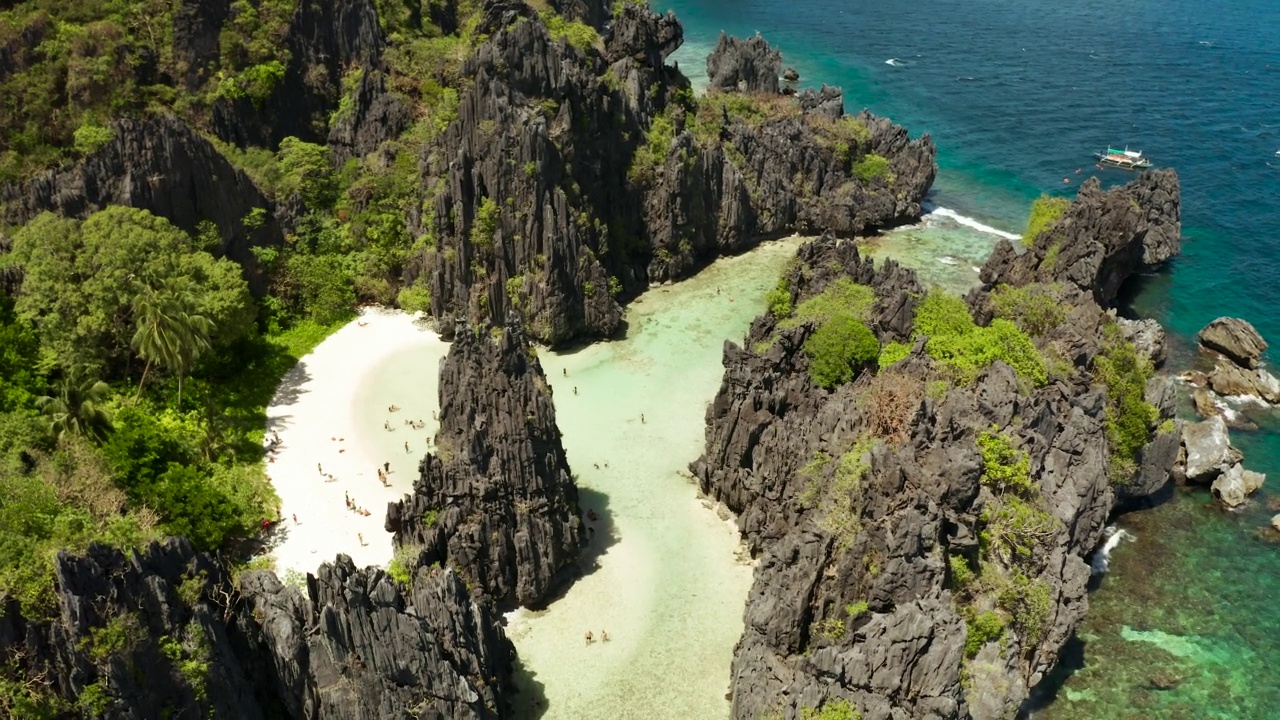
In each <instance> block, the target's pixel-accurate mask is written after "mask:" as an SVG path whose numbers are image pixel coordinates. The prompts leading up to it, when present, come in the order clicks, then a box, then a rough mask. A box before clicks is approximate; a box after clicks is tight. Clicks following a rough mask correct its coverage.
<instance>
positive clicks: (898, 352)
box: [876, 342, 911, 369]
mask: <svg viewBox="0 0 1280 720" xmlns="http://www.w3.org/2000/svg"><path fill="white" fill-rule="evenodd" d="M910 354H911V346H910V345H907V344H905V343H899V342H891V343H888V344H886V345H885V346H884V347H883V348H881V349H880V358H879V359H878V360H877V362H876V364H877V365H878V366H879V367H880V368H881V369H884V368H887V367H889V366H890V365H892V364H894V363H896V362H900V361H902V360H906V359H907V356H908V355H910Z"/></svg>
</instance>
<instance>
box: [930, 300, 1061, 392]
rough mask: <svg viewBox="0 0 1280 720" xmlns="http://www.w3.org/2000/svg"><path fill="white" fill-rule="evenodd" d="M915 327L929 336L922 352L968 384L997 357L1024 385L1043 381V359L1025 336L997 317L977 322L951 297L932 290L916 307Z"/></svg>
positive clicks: (965, 308)
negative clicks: (987, 322) (983, 325)
mask: <svg viewBox="0 0 1280 720" xmlns="http://www.w3.org/2000/svg"><path fill="white" fill-rule="evenodd" d="M915 330H916V333H917V334H920V335H927V336H928V338H929V340H928V342H927V343H926V344H925V351H926V352H928V354H929V356H930V357H932V358H933V359H934V360H936V361H938V362H939V363H940V364H941V365H942V366H943V367H944V368H946V369H947V370H948V371H949V372H950V373H951V375H952V376H953V379H954V380H955V381H956V382H957V383H959V384H962V385H968V384H970V383H972V382H973V381H974V380H976V379H977V377H978V375H980V374H981V373H982V371H983V370H986V369H987V368H988V367H990V366H991V364H992V363H994V362H996V361H997V360H1000V361H1003V362H1004V363H1005V364H1007V365H1008V366H1009V367H1011V368H1013V370H1014V372H1016V373H1017V374H1018V377H1019V378H1020V379H1021V380H1022V381H1024V382H1026V383H1029V384H1031V385H1033V386H1036V387H1039V386H1042V385H1044V384H1045V383H1046V382H1048V379H1049V374H1048V371H1047V370H1046V369H1045V364H1044V358H1042V357H1041V356H1040V353H1039V351H1037V350H1036V347H1035V344H1034V343H1032V341H1031V337H1030V336H1028V335H1027V334H1026V333H1025V332H1023V331H1021V330H1019V329H1018V327H1017V326H1016V325H1014V324H1013V323H1011V322H1009V321H1008V320H1003V319H999V318H997V319H995V320H992V321H991V324H990V325H989V326H987V327H980V326H978V325H977V324H976V323H975V322H974V321H973V316H972V315H970V314H969V308H968V306H967V305H965V303H964V301H963V300H961V299H960V298H958V297H955V296H954V295H948V294H946V293H944V292H942V291H940V290H934V291H931V292H930V293H929V294H928V295H927V296H926V297H925V299H924V300H923V301H922V302H921V303H920V306H919V307H918V308H917V309H916V320H915Z"/></svg>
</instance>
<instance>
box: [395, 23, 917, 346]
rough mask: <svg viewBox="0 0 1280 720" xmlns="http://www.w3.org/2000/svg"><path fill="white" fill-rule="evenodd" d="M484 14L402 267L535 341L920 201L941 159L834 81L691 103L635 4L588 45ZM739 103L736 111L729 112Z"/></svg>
mask: <svg viewBox="0 0 1280 720" xmlns="http://www.w3.org/2000/svg"><path fill="white" fill-rule="evenodd" d="M481 30H482V32H485V33H487V34H488V37H489V41H488V42H487V43H486V44H485V45H483V46H482V47H480V48H479V49H478V50H477V52H476V54H475V55H474V56H473V57H472V58H471V60H469V61H468V63H467V65H466V66H465V68H464V71H463V74H464V75H466V76H468V77H474V78H475V84H474V86H473V87H472V88H471V89H470V90H469V91H467V92H466V93H465V94H464V95H463V97H462V102H461V107H460V108H459V117H458V119H457V121H455V122H454V123H453V124H452V125H450V127H449V128H448V129H447V130H446V131H445V132H444V133H443V134H442V135H441V136H440V137H439V138H438V139H437V140H436V141H435V142H433V143H432V145H431V147H430V148H428V150H427V151H426V152H425V154H424V158H423V163H422V168H421V170H422V176H423V178H424V181H423V186H424V188H426V193H425V198H424V207H425V208H426V211H425V212H424V213H423V214H422V215H421V216H420V217H418V218H416V219H415V220H414V221H413V222H412V223H411V225H412V228H411V229H412V231H413V234H414V235H417V236H427V237H429V238H432V239H433V240H434V241H435V245H434V247H433V248H432V249H431V250H429V251H428V252H426V253H424V254H423V255H422V256H421V257H419V258H417V260H416V262H415V263H414V264H413V267H412V269H411V271H410V275H424V276H426V278H427V279H428V282H429V285H430V288H431V297H432V310H433V314H436V315H437V316H454V315H465V316H466V317H469V318H470V319H472V320H473V321H484V320H487V319H490V318H503V317H506V315H507V314H508V313H509V312H510V311H511V310H517V311H518V312H519V313H520V314H521V315H522V317H523V318H524V319H525V322H526V326H527V327H528V328H529V331H530V333H531V335H532V336H533V337H535V338H537V339H538V340H541V341H545V342H549V343H559V342H563V341H565V340H568V339H570V338H573V337H578V336H607V335H609V334H611V333H612V332H614V330H616V328H617V327H618V325H619V322H620V317H621V315H620V312H619V307H618V303H617V302H616V300H615V297H614V296H615V295H616V296H620V297H626V296H627V295H629V294H632V293H635V292H638V291H639V290H641V289H643V288H644V287H645V286H647V285H648V284H649V283H650V282H654V281H662V280H669V279H675V278H679V277H683V276H686V275H688V274H690V273H692V272H693V271H695V270H696V269H697V268H699V267H701V266H702V265H703V264H705V263H706V262H707V261H709V260H711V259H712V258H714V257H716V256H717V255H719V254H722V253H733V252H740V251H742V250H745V249H747V248H749V247H751V245H752V244H754V243H755V242H757V241H758V240H759V239H760V238H762V237H771V236H777V235H781V234H784V233H787V232H791V231H793V230H805V229H815V228H831V229H834V230H836V231H837V232H840V233H845V234H848V233H855V232H859V231H861V230H863V229H866V228H870V227H877V226H883V225H888V224H892V223H895V222H900V221H902V220H905V219H908V218H912V217H915V216H916V215H918V214H919V212H920V207H919V201H920V199H921V198H922V197H923V196H924V193H925V192H926V191H927V190H928V187H929V185H930V184H931V183H932V180H933V177H934V173H935V171H936V166H935V164H934V161H933V155H934V150H933V145H932V142H931V141H930V140H929V139H928V138H924V139H922V140H915V141H912V140H910V139H909V138H908V137H907V134H906V131H905V130H903V129H902V128H899V127H897V126H894V125H892V124H891V123H889V122H887V121H884V120H881V119H878V118H874V117H872V116H870V115H865V114H864V115H859V116H857V117H856V118H852V119H849V120H844V119H842V116H843V104H842V103H841V101H840V97H839V93H838V91H830V90H827V91H825V94H822V95H818V94H816V93H811V94H810V95H809V96H807V97H805V98H800V99H795V98H788V97H784V96H782V95H778V94H768V93H765V94H754V95H744V96H741V97H742V100H741V101H734V100H724V99H712V100H708V101H703V107H701V109H696V108H695V107H694V105H693V103H692V101H691V99H690V96H689V94H688V83H687V80H685V79H684V78H683V77H682V76H680V75H679V73H678V72H677V71H675V70H674V69H672V68H669V67H666V66H664V65H663V60H664V59H665V58H666V57H667V56H668V55H669V54H670V53H671V52H672V51H674V50H675V49H676V48H677V47H679V45H680V42H681V32H680V28H679V24H678V23H677V22H676V21H675V19H674V18H673V17H672V16H670V15H668V16H661V15H657V14H654V13H651V12H649V11H648V10H647V9H645V8H643V7H641V6H639V5H636V4H630V3H628V4H626V5H625V6H624V7H623V9H622V11H621V12H620V14H618V15H617V16H615V17H614V18H613V21H612V24H611V26H610V32H609V33H608V36H607V39H606V41H605V44H604V51H603V52H600V51H599V49H597V48H587V49H586V50H583V51H579V50H577V49H574V48H572V47H569V46H567V45H566V44H565V43H564V41H562V40H556V39H553V38H552V37H551V35H550V34H549V33H548V31H547V29H546V27H545V26H544V25H543V24H542V22H541V21H540V20H539V19H538V18H537V17H535V16H533V14H532V13H531V11H530V10H529V9H528V7H527V6H525V5H524V4H522V3H492V4H490V5H489V6H488V10H487V14H486V19H485V21H484V23H483V24H482V26H481ZM751 43H752V44H751V45H750V46H751V47H756V46H758V45H761V44H762V43H763V41H762V40H759V41H756V40H753V41H751ZM765 47H767V46H765ZM734 103H738V104H744V106H745V107H746V108H747V110H744V111H739V109H735V112H734V113H733V114H732V116H730V115H729V114H727V113H726V112H725V111H724V107H725V105H726V104H734ZM735 108H736V106H735ZM872 156H874V157H872ZM864 161H865V162H864ZM627 168H630V171H629V172H625V173H624V172H623V171H624V169H627Z"/></svg>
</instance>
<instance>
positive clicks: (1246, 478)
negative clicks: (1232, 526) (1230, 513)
mask: <svg viewBox="0 0 1280 720" xmlns="http://www.w3.org/2000/svg"><path fill="white" fill-rule="evenodd" d="M1266 479H1267V477H1266V475H1263V474H1262V473H1257V472H1253V471H1252V470H1245V469H1244V466H1243V465H1241V464H1240V463H1236V464H1235V465H1232V466H1231V468H1230V469H1228V470H1227V471H1226V472H1224V473H1223V474H1221V475H1219V476H1218V478H1217V479H1215V480H1214V481H1213V485H1212V486H1211V487H1210V489H1211V490H1212V491H1213V495H1214V497H1216V498H1218V500H1220V501H1221V502H1222V504H1223V505H1226V506H1227V507H1228V508H1232V509H1234V508H1238V507H1240V506H1241V505H1244V504H1245V502H1246V501H1247V500H1248V498H1249V496H1250V495H1252V494H1253V493H1255V492H1257V491H1258V489H1259V488H1261V487H1262V483H1263V482H1265V481H1266Z"/></svg>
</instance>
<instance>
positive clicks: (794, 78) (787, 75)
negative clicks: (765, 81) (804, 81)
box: [782, 67, 800, 82]
mask: <svg viewBox="0 0 1280 720" xmlns="http://www.w3.org/2000/svg"><path fill="white" fill-rule="evenodd" d="M782 79H783V80H786V81H787V82H798V81H799V80H800V73H799V72H798V71H796V69H795V68H793V67H789V68H787V69H786V70H783V71H782Z"/></svg>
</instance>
